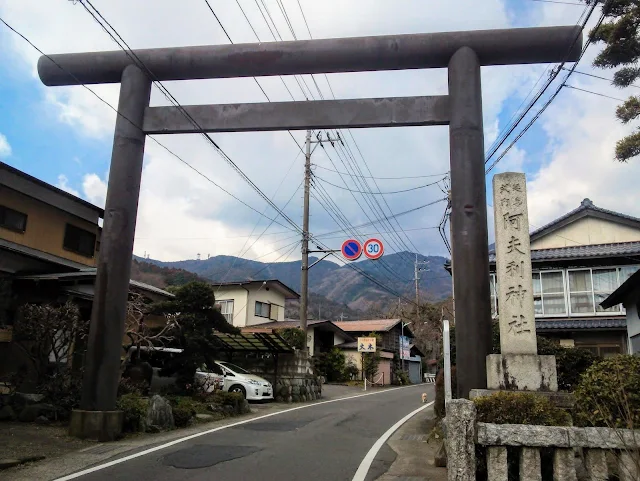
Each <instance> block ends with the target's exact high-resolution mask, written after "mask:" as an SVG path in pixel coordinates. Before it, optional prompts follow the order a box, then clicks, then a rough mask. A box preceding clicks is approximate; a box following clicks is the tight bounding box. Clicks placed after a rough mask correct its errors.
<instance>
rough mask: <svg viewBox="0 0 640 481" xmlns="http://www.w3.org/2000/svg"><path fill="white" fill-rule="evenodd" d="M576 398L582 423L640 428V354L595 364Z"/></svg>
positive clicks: (585, 377) (582, 382) (577, 420)
mask: <svg viewBox="0 0 640 481" xmlns="http://www.w3.org/2000/svg"><path fill="white" fill-rule="evenodd" d="M575 397H576V406H575V420H576V424H578V425H580V426H600V427H610V428H626V429H638V428H640V357H637V356H627V355H625V356H622V355H621V356H615V357H612V358H608V359H604V360H602V361H599V362H597V363H595V364H593V365H592V366H591V367H590V368H589V369H587V371H586V372H585V373H584V374H583V375H582V378H581V379H580V383H579V384H578V387H577V389H576V391H575Z"/></svg>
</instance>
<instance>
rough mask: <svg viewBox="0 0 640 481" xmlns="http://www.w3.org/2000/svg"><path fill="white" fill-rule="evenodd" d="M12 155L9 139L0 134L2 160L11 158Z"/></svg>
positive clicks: (0, 156)
mask: <svg viewBox="0 0 640 481" xmlns="http://www.w3.org/2000/svg"><path fill="white" fill-rule="evenodd" d="M10 155H11V145H10V144H9V141H8V140H7V137H5V136H4V135H2V134H1V133H0V158H2V157H9V156H10Z"/></svg>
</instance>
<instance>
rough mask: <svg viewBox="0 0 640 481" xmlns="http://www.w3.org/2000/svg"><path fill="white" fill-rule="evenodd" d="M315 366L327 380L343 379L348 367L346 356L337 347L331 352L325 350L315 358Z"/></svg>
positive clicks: (319, 373)
mask: <svg viewBox="0 0 640 481" xmlns="http://www.w3.org/2000/svg"><path fill="white" fill-rule="evenodd" d="M314 367H315V370H316V373H317V374H318V375H319V376H324V377H325V378H326V379H327V382H340V381H342V380H343V376H344V371H345V367H346V357H345V355H344V352H342V351H341V350H340V349H338V348H337V347H334V348H333V349H331V351H329V352H323V353H321V354H319V355H318V356H316V357H315V358H314Z"/></svg>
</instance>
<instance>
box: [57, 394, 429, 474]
mask: <svg viewBox="0 0 640 481" xmlns="http://www.w3.org/2000/svg"><path fill="white" fill-rule="evenodd" d="M420 385H421V384H412V385H410V386H402V387H396V388H391V389H384V390H382V391H374V392H368V393H362V394H355V395H353V396H346V397H341V398H337V399H329V400H327V401H320V402H317V403H313V404H305V405H303V406H296V407H293V408H289V409H284V410H282V411H277V412H274V413H269V414H265V415H264V416H258V417H255V418H251V419H244V420H242V421H238V422H235V423H231V424H227V425H225V426H219V427H217V428H213V429H208V430H206V431H201V432H199V433H194V434H190V435H188V436H185V437H183V438H178V439H174V440H173V441H169V442H167V443H164V444H161V445H159V446H154V447H153V448H149V449H145V450H143V451H140V452H138V453H134V454H130V455H128V456H124V457H122V458H118V459H114V460H113V461H109V462H106V463H103V464H99V465H97V466H93V467H91V468H87V469H83V470H82V471H77V472H75V473H71V474H67V475H65V476H62V477H61V478H56V479H54V480H53V481H70V480H72V479H77V478H79V477H81V476H84V475H86V474H91V473H95V472H96V471H101V470H103V469H106V468H110V467H111V466H115V465H117V464H122V463H125V462H127V461H130V460H132V459H135V458H139V457H141V456H146V455H147V454H151V453H154V452H156V451H160V450H161V449H165V448H168V447H171V446H174V445H176V444H180V443H183V442H185V441H189V440H191V439H195V438H199V437H200V436H206V435H207V434H211V433H215V432H217V431H222V430H223V429H228V428H233V427H236V426H241V425H243V424H247V423H250V422H253V421H257V420H260V419H265V418H270V417H272V416H277V415H279V414H284V413H290V412H292V411H298V410H300V409H306V408H310V407H314V406H320V405H322V404H329V403H334V402H338V401H346V400H349V399H355V398H360V397H364V396H373V395H375V394H383V393H387V392H392V391H398V390H400V389H408V388H411V387H416V386H420ZM432 404H433V403H432ZM424 407H426V406H424Z"/></svg>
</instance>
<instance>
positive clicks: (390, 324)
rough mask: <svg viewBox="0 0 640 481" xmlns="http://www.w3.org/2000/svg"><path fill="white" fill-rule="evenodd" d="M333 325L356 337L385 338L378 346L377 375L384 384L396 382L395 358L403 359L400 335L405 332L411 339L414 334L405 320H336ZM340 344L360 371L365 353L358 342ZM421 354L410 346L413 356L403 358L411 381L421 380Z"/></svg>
mask: <svg viewBox="0 0 640 481" xmlns="http://www.w3.org/2000/svg"><path fill="white" fill-rule="evenodd" d="M334 324H335V325H336V326H338V327H339V328H340V329H342V330H343V331H345V332H346V333H347V334H349V335H351V336H353V337H354V338H358V337H367V336H369V334H371V333H376V334H378V335H380V336H381V337H382V344H381V345H380V346H376V347H377V349H378V351H379V352H380V356H381V361H380V365H379V367H378V375H379V377H380V378H381V382H383V383H384V384H391V383H392V382H394V380H395V379H394V372H393V367H394V366H393V360H394V357H396V359H398V361H399V360H400V337H401V336H402V335H404V336H406V337H408V338H410V339H411V338H413V333H412V332H411V330H410V329H409V327H408V326H407V325H406V323H404V322H403V320H402V319H372V320H361V321H337V322H334ZM403 324H404V327H403ZM338 347H339V348H340V349H342V350H343V351H344V353H345V354H346V355H347V357H349V359H350V360H351V361H352V362H353V363H354V364H355V365H356V366H358V369H359V370H362V356H361V354H360V353H359V352H358V343H357V342H351V343H345V344H342V345H339V346H338ZM421 354H422V353H421V352H420V351H419V350H418V349H417V348H414V349H411V350H410V355H411V357H410V358H409V359H406V360H405V361H404V367H405V370H406V371H407V374H408V375H410V377H411V378H412V382H421V381H422V358H421ZM399 362H400V361H399ZM400 367H402V363H400ZM414 373H415V374H414ZM412 374H414V375H412ZM376 381H377V379H376Z"/></svg>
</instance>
